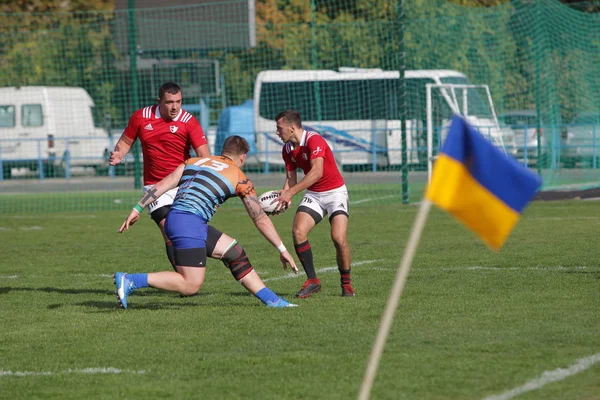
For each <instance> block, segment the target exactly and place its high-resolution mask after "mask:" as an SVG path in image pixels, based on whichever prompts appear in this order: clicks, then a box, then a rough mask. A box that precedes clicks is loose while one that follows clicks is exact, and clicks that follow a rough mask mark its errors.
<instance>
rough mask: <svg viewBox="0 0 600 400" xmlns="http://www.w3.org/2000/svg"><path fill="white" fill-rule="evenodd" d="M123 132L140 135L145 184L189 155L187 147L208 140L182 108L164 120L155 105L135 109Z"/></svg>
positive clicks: (130, 135) (198, 144)
mask: <svg viewBox="0 0 600 400" xmlns="http://www.w3.org/2000/svg"><path fill="white" fill-rule="evenodd" d="M124 133H125V135H126V136H127V137H128V138H130V139H131V140H135V139H136V138H139V139H140V143H141V144H142V154H143V155H144V185H153V184H155V183H156V182H158V181H160V180H161V179H163V178H164V177H165V176H167V175H169V174H170V173H171V172H173V170H175V168H177V167H178V166H179V165H180V164H181V163H182V162H184V161H185V160H187V159H188V158H190V147H192V148H194V149H195V148H197V147H199V146H202V145H204V144H207V141H206V136H205V135H204V131H202V127H201V126H200V124H199V123H198V120H197V119H196V117H194V116H193V115H192V114H190V113H189V112H187V111H185V110H183V109H181V110H180V111H179V114H178V115H177V117H175V118H174V119H172V120H169V121H167V120H165V119H164V118H163V117H161V115H160V111H159V109H158V105H154V106H148V107H144V108H141V109H139V110H137V111H136V112H135V113H133V115H132V116H131V118H130V119H129V124H128V125H127V128H125V132H124Z"/></svg>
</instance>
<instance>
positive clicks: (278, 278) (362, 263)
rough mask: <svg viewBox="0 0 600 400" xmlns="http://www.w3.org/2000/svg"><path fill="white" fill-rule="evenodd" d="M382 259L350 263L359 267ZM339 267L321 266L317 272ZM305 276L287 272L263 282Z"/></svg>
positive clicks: (335, 269)
mask: <svg viewBox="0 0 600 400" xmlns="http://www.w3.org/2000/svg"><path fill="white" fill-rule="evenodd" d="M378 261H381V260H366V261H357V262H353V263H352V264H350V266H352V267H357V266H359V265H364V264H372V263H374V262H378ZM337 270H338V267H337V266H335V267H325V268H321V269H318V270H317V272H331V271H337ZM301 276H304V274H301V273H299V274H298V275H296V274H287V275H283V276H278V277H275V278H267V279H263V280H262V281H263V282H270V281H279V280H281V279H291V278H298V277H301Z"/></svg>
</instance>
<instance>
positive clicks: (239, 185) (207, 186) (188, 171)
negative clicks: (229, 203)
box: [171, 156, 256, 222]
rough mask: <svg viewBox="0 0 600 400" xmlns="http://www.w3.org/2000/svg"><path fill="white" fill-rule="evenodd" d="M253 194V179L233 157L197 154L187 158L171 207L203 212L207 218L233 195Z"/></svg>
mask: <svg viewBox="0 0 600 400" xmlns="http://www.w3.org/2000/svg"><path fill="white" fill-rule="evenodd" d="M251 195H254V196H256V191H255V190H254V185H253V184H252V181H251V180H250V179H248V177H247V176H246V174H244V173H243V172H242V170H241V169H239V168H238V167H237V166H236V165H235V164H234V162H233V161H232V160H231V159H230V158H228V157H225V156H211V157H205V158H199V157H194V158H190V159H188V160H187V161H186V162H185V167H184V169H183V174H182V175H181V179H180V180H179V189H178V190H177V196H175V200H174V201H173V205H172V206H171V208H173V209H177V210H181V211H187V212H191V213H193V214H197V215H200V216H201V217H203V218H204V219H206V221H207V222H208V221H210V220H211V218H212V216H213V215H214V214H215V212H216V211H217V208H219V206H220V205H221V204H223V203H225V201H226V200H227V199H229V198H230V197H234V196H238V197H240V198H242V197H246V196H251Z"/></svg>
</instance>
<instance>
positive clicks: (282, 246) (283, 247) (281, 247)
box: [277, 242, 287, 253]
mask: <svg viewBox="0 0 600 400" xmlns="http://www.w3.org/2000/svg"><path fill="white" fill-rule="evenodd" d="M277 250H279V252H280V253H283V252H284V251H286V250H287V249H286V248H285V245H284V244H283V242H281V244H280V245H279V246H277Z"/></svg>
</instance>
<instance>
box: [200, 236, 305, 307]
mask: <svg viewBox="0 0 600 400" xmlns="http://www.w3.org/2000/svg"><path fill="white" fill-rule="evenodd" d="M207 237H208V238H207V241H206V246H207V249H208V250H209V254H210V256H211V257H212V258H217V259H220V260H221V261H223V264H224V265H225V266H226V267H227V268H228V269H229V271H230V272H231V275H233V277H234V279H235V280H236V281H238V282H239V283H240V284H241V285H242V286H244V287H245V288H246V290H248V291H249V292H250V293H252V294H253V295H254V296H256V297H257V298H258V299H259V300H260V301H262V302H263V303H264V304H265V305H266V306H267V307H278V308H279V307H294V304H290V303H288V302H287V301H286V300H285V299H283V298H282V297H279V296H278V295H277V294H275V293H274V292H273V291H272V290H271V289H269V288H268V287H266V286H265V284H264V283H263V281H262V280H261V279H260V277H259V276H258V274H257V273H256V271H255V270H254V268H253V267H252V264H251V263H250V260H249V259H248V256H247V255H246V251H245V250H244V248H243V247H242V246H241V245H240V244H239V243H238V242H237V241H236V240H235V239H234V238H232V237H231V236H229V235H226V234H225V233H222V232H220V231H218V230H217V229H216V228H214V227H212V226H210V225H209V227H208V235H207Z"/></svg>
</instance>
